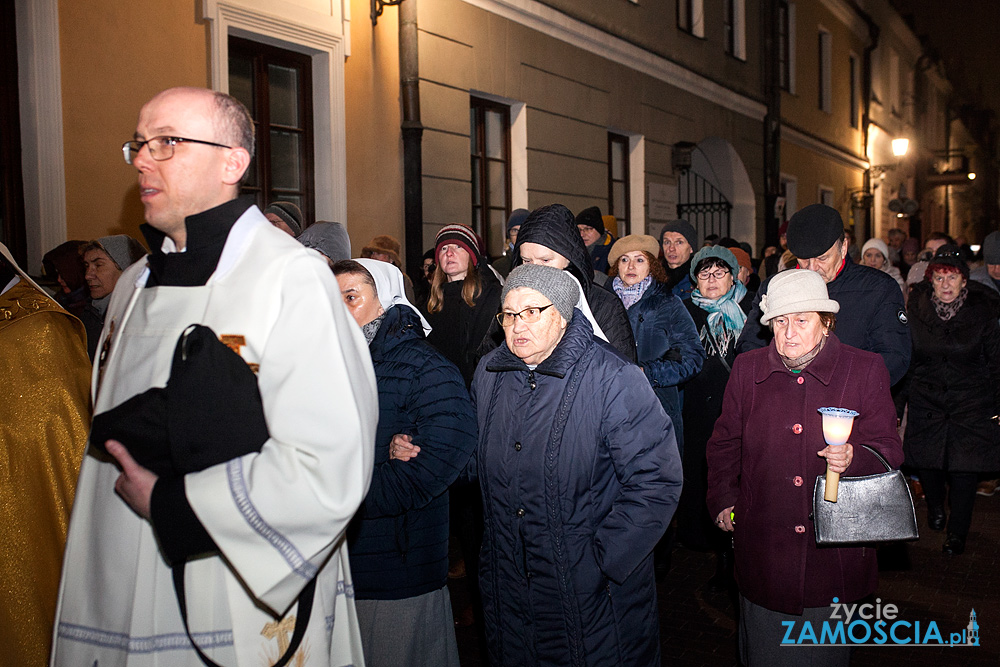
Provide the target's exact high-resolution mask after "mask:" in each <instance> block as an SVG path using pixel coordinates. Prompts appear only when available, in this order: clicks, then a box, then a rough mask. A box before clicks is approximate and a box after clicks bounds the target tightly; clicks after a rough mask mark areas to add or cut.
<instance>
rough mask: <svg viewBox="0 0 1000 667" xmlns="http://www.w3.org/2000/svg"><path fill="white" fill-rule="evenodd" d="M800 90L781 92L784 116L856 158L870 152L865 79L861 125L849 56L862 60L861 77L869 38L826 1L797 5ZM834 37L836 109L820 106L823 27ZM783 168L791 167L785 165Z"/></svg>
mask: <svg viewBox="0 0 1000 667" xmlns="http://www.w3.org/2000/svg"><path fill="white" fill-rule="evenodd" d="M795 6H796V20H795V26H796V35H795V37H796V55H795V63H796V77H795V83H796V86H795V94H794V95H793V94H791V93H789V92H787V91H783V92H782V93H781V115H782V118H783V120H784V121H785V122H788V123H791V124H792V125H794V126H795V127H797V128H799V129H801V130H804V131H806V132H808V133H810V134H812V135H814V136H816V137H818V138H820V139H822V140H824V141H826V142H828V143H831V144H833V145H835V146H837V147H839V148H841V149H842V150H845V151H847V152H849V153H851V154H853V155H856V156H859V157H860V156H863V155H864V146H862V140H861V129H860V128H861V88H862V86H861V82H860V81H859V82H858V100H857V105H858V109H857V113H858V129H855V128H852V127H851V124H850V106H851V104H850V102H851V77H850V60H849V56H850V54H851V53H852V52H853V53H854V55H855V56H857V58H858V75H859V79H860V76H861V70H862V62H861V60H862V58H863V57H864V46H865V42H864V40H862V39H861V38H859V37H858V36H857V35H855V34H854V33H853V32H851V30H850V29H849V28H848V27H847V26H846V25H844V24H843V23H842V22H841V21H840V19H838V18H837V17H835V16H834V15H833V14H832V13H830V11H829V10H828V9H826V7H824V6H823V4H822V3H821V2H798V3H796V5H795ZM820 26H822V27H823V28H824V29H825V30H826V31H827V32H829V33H830V34H831V36H832V39H833V44H832V62H831V66H832V67H831V69H832V78H831V89H832V100H831V102H832V106H831V108H832V110H831V112H830V113H827V112H825V111H823V110H822V109H820V108H819V29H820ZM782 170H783V171H787V170H786V169H785V165H784V163H782Z"/></svg>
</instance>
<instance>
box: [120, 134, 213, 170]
mask: <svg viewBox="0 0 1000 667" xmlns="http://www.w3.org/2000/svg"><path fill="white" fill-rule="evenodd" d="M183 142H187V143H189V144H204V145H206V146H215V147H216V148H232V146H226V145H225V144H217V143H215V142H214V141H202V140H201V139H188V138H187V137H153V138H152V139H146V140H145V141H137V140H135V139H133V140H132V141H126V142H125V143H124V144H122V157H124V158H125V164H132V161H133V160H135V156H136V155H138V154H139V151H141V150H142V147H143V146H145V147H146V148H148V149H149V157H151V158H153V159H154V160H157V161H159V162H162V161H164V160H169V159H170V158H172V157H173V156H174V146H176V145H177V144H180V143H183Z"/></svg>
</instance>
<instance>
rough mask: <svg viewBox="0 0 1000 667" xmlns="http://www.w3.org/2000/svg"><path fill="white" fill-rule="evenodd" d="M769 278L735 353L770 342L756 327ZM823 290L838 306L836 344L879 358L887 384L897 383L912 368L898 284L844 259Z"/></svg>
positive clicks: (766, 330) (760, 327)
mask: <svg viewBox="0 0 1000 667" xmlns="http://www.w3.org/2000/svg"><path fill="white" fill-rule="evenodd" d="M775 275H777V274H775ZM773 278H774V276H768V278H767V280H765V281H764V283H763V284H762V285H761V287H760V291H759V292H757V297H756V298H755V299H754V301H753V309H752V310H751V311H750V315H749V316H748V317H747V323H746V326H745V327H743V334H742V335H741V336H740V340H739V342H738V343H737V344H736V353H737V354H740V353H742V352H747V351H749V350H755V349H757V348H760V347H764V346H765V345H767V344H768V343H770V341H771V330H770V329H769V328H768V327H766V326H764V325H762V324H761V323H760V316H761V310H760V298H761V296H762V295H764V294H766V293H767V286H768V285H769V284H770V283H771V280H772V279H773ZM826 289H827V292H828V293H829V294H830V298H831V299H833V300H834V301H836V302H837V303H839V304H840V312H839V313H837V336H838V337H839V338H840V340H842V341H843V342H844V344H845V345H850V346H852V347H856V348H859V349H861V350H867V351H868V352H875V353H876V354H878V355H880V356H881V357H882V359H883V361H885V365H886V367H887V368H888V369H889V381H890V382H891V383H892V384H896V383H897V382H899V381H900V380H901V379H902V378H903V376H904V375H905V374H906V369H907V368H908V367H909V365H910V330H909V327H907V325H906V311H905V310H904V305H903V295H902V293H901V292H900V290H899V283H897V282H896V281H895V280H893V279H892V277H891V276H889V274H887V273H883V272H882V271H879V270H878V269H873V268H871V267H870V266H860V265H858V264H855V263H854V262H852V261H851V259H850V257H848V258H846V261H845V263H844V268H842V269H841V270H840V273H839V274H837V277H836V278H834V279H833V280H832V281H831V282H829V283H827V285H826Z"/></svg>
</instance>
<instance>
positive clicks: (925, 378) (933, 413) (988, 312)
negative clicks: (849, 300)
mask: <svg viewBox="0 0 1000 667" xmlns="http://www.w3.org/2000/svg"><path fill="white" fill-rule="evenodd" d="M967 287H968V290H969V294H968V296H967V297H966V299H965V303H964V304H962V307H961V308H960V309H959V311H958V312H957V313H956V314H955V316H954V317H952V318H951V319H950V320H948V321H947V322H945V321H944V320H942V319H941V318H940V317H938V315H937V313H936V312H935V310H934V304H933V303H932V302H931V295H932V294H933V292H934V288H933V287H932V286H931V284H930V283H929V282H926V281H925V282H922V283H918V284H917V285H915V286H914V287H913V291H912V292H911V293H910V301H909V306H910V310H909V315H910V329H911V331H912V333H913V361H912V363H911V365H910V373H909V375H908V380H909V399H910V411H909V415H908V417H907V422H906V462H907V463H908V464H910V465H913V466H915V467H917V468H931V469H935V470H953V471H958V472H990V471H994V470H1000V426H997V424H996V423H995V422H993V421H991V420H990V417H992V416H993V415H995V414H997V413H998V412H1000V325H998V324H997V317H998V316H1000V295H998V294H997V293H996V292H994V291H992V290H990V288H988V287H985V286H983V285H980V284H979V283H977V282H975V281H972V280H970V281H969V282H968V286H967Z"/></svg>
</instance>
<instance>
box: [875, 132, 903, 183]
mask: <svg viewBox="0 0 1000 667" xmlns="http://www.w3.org/2000/svg"><path fill="white" fill-rule="evenodd" d="M908 150H910V140H909V139H902V138H900V139H893V140H892V155H893V157H895V158H896V162H895V163H893V164H873V165H872V166H871V169H870V171H871V175H872V178H882V177H883V176H884V175H885V172H887V171H891V170H892V169H895V168H896V167H898V166H899V161H900V160H901V159H902V158H904V157H906V152H907V151H908Z"/></svg>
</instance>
